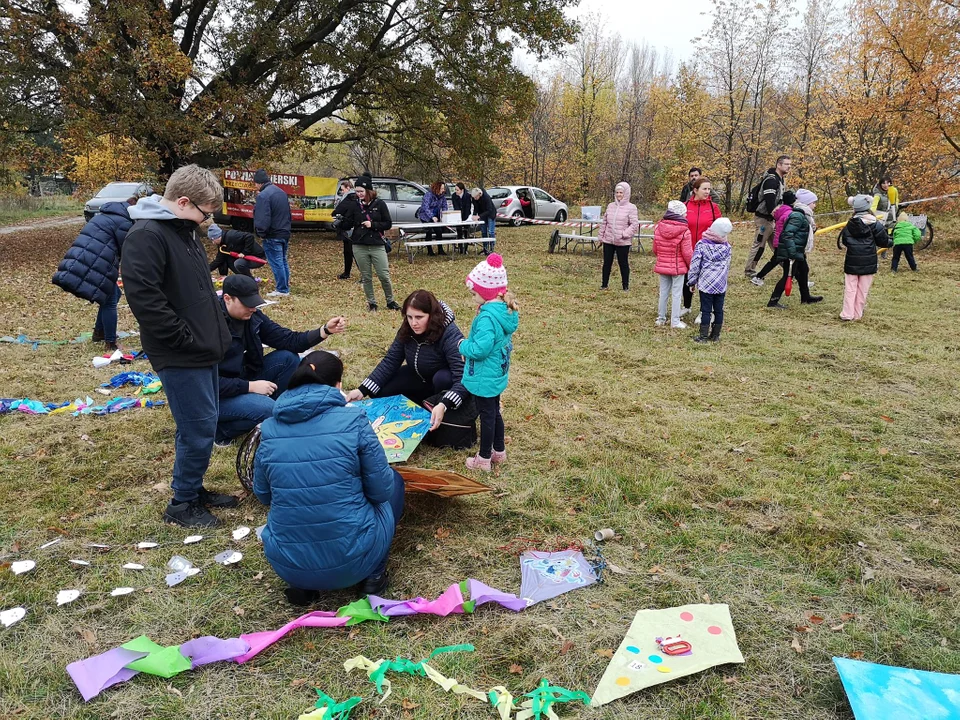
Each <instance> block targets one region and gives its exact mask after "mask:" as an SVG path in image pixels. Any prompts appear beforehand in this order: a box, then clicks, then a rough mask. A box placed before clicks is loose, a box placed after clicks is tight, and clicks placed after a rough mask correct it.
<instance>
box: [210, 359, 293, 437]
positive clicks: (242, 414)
mask: <svg viewBox="0 0 960 720" xmlns="http://www.w3.org/2000/svg"><path fill="white" fill-rule="evenodd" d="M298 365H300V356H299V355H297V354H296V353H292V352H290V351H289V350H274V351H273V352H272V353H270V354H268V355H266V356H265V357H264V358H263V370H261V371H260V374H259V375H257V376H256V377H255V378H249V379H250V380H269V381H270V382H272V383H275V384H276V386H277V390H276V392H275V393H273V395H271V396H269V397H267V396H266V395H258V394H257V393H249V392H248V393H244V394H243V395H235V396H234V397H229V398H221V399H220V412H219V415H218V417H217V442H229V441H230V440H232V439H233V438H235V437H240V436H241V435H245V434H246V433H248V432H250V431H251V430H253V429H254V428H255V427H256V426H257V425H258V424H260V423H262V422H263V421H264V420H266V419H267V418H268V417H270V416H271V415H273V403H274V401H275V400H276V399H277V398H278V397H280V393H282V392H285V391H286V389H287V385H288V384H289V383H290V376H291V375H293V371H294V370H296V369H297V366H298ZM245 379H246V378H245Z"/></svg>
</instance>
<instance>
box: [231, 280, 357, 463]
mask: <svg viewBox="0 0 960 720" xmlns="http://www.w3.org/2000/svg"><path fill="white" fill-rule="evenodd" d="M220 304H221V306H222V308H223V313H224V316H225V317H226V319H227V326H228V327H229V329H230V336H231V343H230V347H229V348H228V349H227V354H226V355H225V356H224V358H223V360H221V361H220V365H219V367H218V371H219V376H220V411H219V416H218V418H217V437H216V441H217V445H218V446H223V445H227V444H229V443H230V442H231V441H232V440H233V439H234V438H236V437H239V436H241V435H243V434H244V433H247V432H249V431H250V430H252V429H253V428H255V427H256V426H257V425H258V424H259V423H260V422H262V421H264V420H266V419H267V418H268V417H270V416H271V415H272V414H273V403H274V400H276V399H277V398H278V397H279V396H280V393H282V392H283V391H284V390H286V389H287V383H288V382H289V381H290V376H291V375H293V371H294V370H296V369H297V366H298V365H299V364H300V357H299V353H302V352H304V351H306V350H309V349H310V348H312V347H313V346H314V345H316V344H317V343H319V342H322V341H323V340H326V339H327V338H328V337H330V335H333V334H336V333H341V332H343V331H344V330H346V328H347V324H346V320H345V319H344V318H343V317H341V316H336V317H332V318H330V319H329V320H328V321H327V322H326V323H325V324H324V325H322V326H321V327H319V328H317V329H316V330H308V331H307V332H294V331H293V330H288V329H287V328H285V327H283V326H282V325H278V324H277V323H275V322H274V321H273V320H271V319H270V318H268V317H267V316H266V315H264V314H263V312H261V311H260V310H259V308H260V307H261V306H263V305H264V304H265V302H264V300H263V298H262V297H260V293H259V292H258V289H257V281H256V280H254V279H253V278H252V277H247V276H246V275H228V276H227V277H226V278H225V279H224V281H223V296H222V297H221V298H220ZM264 345H266V346H267V347H272V348H274V351H273V352H272V353H269V354H268V355H264V354H263V346H264Z"/></svg>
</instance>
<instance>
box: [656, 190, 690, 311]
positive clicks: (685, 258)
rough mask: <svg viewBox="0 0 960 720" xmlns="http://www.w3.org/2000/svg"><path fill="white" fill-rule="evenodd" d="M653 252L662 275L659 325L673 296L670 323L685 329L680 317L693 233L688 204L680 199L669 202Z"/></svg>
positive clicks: (657, 230) (659, 273) (659, 225)
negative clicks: (689, 221) (668, 300)
mask: <svg viewBox="0 0 960 720" xmlns="http://www.w3.org/2000/svg"><path fill="white" fill-rule="evenodd" d="M653 254H654V255H656V256H657V262H656V264H655V265H654V266H653V271H654V272H655V273H657V274H658V275H659V276H660V305H659V307H658V309H657V325H658V326H659V325H665V324H666V322H667V298H668V297H672V298H673V305H672V307H671V308H670V326H671V327H674V328H677V329H680V330H682V329H683V328H685V327H686V325H685V324H684V323H683V322H682V321H681V320H680V310H681V302H680V299H681V293H682V290H683V276H684V275H686V274H687V271H688V270H689V269H690V259H691V258H692V257H693V236H692V235H691V234H690V226H689V225H687V206H686V205H684V204H683V203H682V202H680V201H678V200H671V201H670V202H669V203H668V204H667V212H666V213H665V214H664V216H663V220H661V221H660V222H658V223H657V227H656V228H655V229H654V231H653Z"/></svg>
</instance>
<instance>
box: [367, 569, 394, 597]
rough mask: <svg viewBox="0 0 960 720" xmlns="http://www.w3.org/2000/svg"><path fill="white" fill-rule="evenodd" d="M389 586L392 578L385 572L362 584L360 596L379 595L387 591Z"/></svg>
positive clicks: (369, 578) (372, 576) (371, 577)
mask: <svg viewBox="0 0 960 720" xmlns="http://www.w3.org/2000/svg"><path fill="white" fill-rule="evenodd" d="M389 584H390V576H389V575H387V572H386V571H383V572H382V573H380V574H379V575H371V576H370V577H368V578H367V579H366V580H364V581H363V582H362V583H360V594H361V595H363V596H366V595H379V594H380V593H382V592H383V591H384V590H386V589H387V586H388V585H389Z"/></svg>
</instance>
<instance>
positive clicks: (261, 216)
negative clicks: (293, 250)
mask: <svg viewBox="0 0 960 720" xmlns="http://www.w3.org/2000/svg"><path fill="white" fill-rule="evenodd" d="M292 222H293V216H292V214H291V213H290V200H289V198H288V197H287V194H286V193H285V192H284V191H283V190H281V189H280V188H278V187H277V186H276V185H274V184H273V183H267V184H266V185H264V186H263V190H261V191H260V192H259V193H258V194H257V201H256V202H255V203H254V204H253V227H254V228H255V229H256V231H257V235H258V236H259V237H261V238H262V239H264V240H267V239H270V240H288V239H289V238H290V226H291V224H292Z"/></svg>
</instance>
